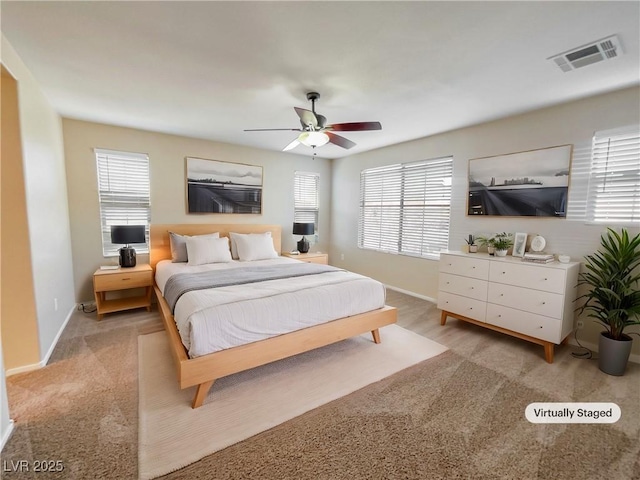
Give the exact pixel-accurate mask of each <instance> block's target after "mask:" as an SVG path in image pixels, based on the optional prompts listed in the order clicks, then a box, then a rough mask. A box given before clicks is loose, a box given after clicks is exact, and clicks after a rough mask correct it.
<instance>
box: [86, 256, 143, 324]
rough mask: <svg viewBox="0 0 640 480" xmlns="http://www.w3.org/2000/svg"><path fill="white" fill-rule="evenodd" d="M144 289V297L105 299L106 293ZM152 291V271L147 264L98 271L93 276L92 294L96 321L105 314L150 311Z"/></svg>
mask: <svg viewBox="0 0 640 480" xmlns="http://www.w3.org/2000/svg"><path fill="white" fill-rule="evenodd" d="M129 288H144V289H145V293H144V295H139V296H135V297H122V298H110V299H108V298H107V292H115V291H120V290H127V289H129ZM152 290H153V270H152V269H151V266H150V265H148V264H141V265H136V266H135V267H131V268H118V269H116V270H101V269H98V270H96V271H95V273H94V274H93V292H94V294H95V297H96V307H97V309H98V320H102V317H103V316H104V314H105V313H111V312H120V311H122V310H130V309H132V308H141V307H145V308H146V309H147V311H149V312H150V311H151V292H152Z"/></svg>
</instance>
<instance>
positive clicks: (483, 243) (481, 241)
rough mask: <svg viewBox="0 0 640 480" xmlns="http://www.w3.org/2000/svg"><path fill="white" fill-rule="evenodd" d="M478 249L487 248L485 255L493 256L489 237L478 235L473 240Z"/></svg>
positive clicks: (491, 239) (491, 241)
mask: <svg viewBox="0 0 640 480" xmlns="http://www.w3.org/2000/svg"><path fill="white" fill-rule="evenodd" d="M475 241H476V242H477V244H478V246H480V247H487V253H488V254H489V255H493V254H494V252H495V249H494V248H493V237H489V236H486V235H479V236H477V237H476V240H475Z"/></svg>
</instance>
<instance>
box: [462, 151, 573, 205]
mask: <svg viewBox="0 0 640 480" xmlns="http://www.w3.org/2000/svg"><path fill="white" fill-rule="evenodd" d="M572 150H573V146H572V145H561V146H558V147H550V148H543V149H540V150H530V151H527V152H520V153H510V154H506V155H499V156H496V157H486V158H475V159H472V160H469V195H468V197H467V198H468V199H467V214H468V215H496V216H527V217H560V218H564V217H566V215H567V211H566V210H567V197H568V193H569V169H570V168H571V153H572Z"/></svg>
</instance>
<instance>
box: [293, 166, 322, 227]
mask: <svg viewBox="0 0 640 480" xmlns="http://www.w3.org/2000/svg"><path fill="white" fill-rule="evenodd" d="M319 180H320V176H319V175H318V174H317V173H309V172H295V174H294V181H293V194H294V214H293V221H294V222H302V223H313V224H314V225H315V229H316V232H317V231H318V211H319V210H320V206H319V203H318V184H319Z"/></svg>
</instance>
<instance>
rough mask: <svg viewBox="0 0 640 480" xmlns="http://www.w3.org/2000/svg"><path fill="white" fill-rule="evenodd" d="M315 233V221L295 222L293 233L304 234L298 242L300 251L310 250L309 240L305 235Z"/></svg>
mask: <svg viewBox="0 0 640 480" xmlns="http://www.w3.org/2000/svg"><path fill="white" fill-rule="evenodd" d="M314 233H315V225H314V224H313V223H297V222H296V223H294V224H293V234H294V235H302V238H301V239H300V241H299V242H298V251H299V252H300V253H307V252H308V251H309V241H308V240H307V239H306V238H305V237H304V236H305V235H313V234H314Z"/></svg>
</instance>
